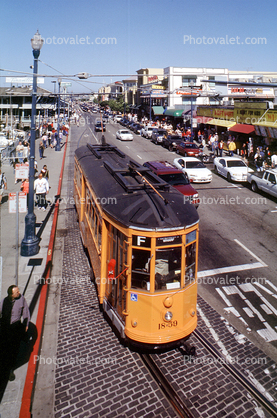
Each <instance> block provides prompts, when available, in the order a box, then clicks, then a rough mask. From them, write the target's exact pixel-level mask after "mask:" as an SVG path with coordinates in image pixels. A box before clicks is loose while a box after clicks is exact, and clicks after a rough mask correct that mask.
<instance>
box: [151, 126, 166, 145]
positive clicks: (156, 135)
mask: <svg viewBox="0 0 277 418" xmlns="http://www.w3.org/2000/svg"><path fill="white" fill-rule="evenodd" d="M165 136H167V131H166V130H165V129H159V128H154V129H153V131H152V137H151V141H152V142H154V144H162V143H163V140H164V137H165Z"/></svg>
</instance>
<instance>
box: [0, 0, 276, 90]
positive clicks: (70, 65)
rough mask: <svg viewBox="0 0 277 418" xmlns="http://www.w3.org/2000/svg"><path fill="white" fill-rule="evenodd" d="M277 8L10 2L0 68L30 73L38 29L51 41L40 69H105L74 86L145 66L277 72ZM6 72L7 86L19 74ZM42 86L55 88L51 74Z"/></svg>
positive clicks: (201, 2)
mask: <svg viewBox="0 0 277 418" xmlns="http://www.w3.org/2000/svg"><path fill="white" fill-rule="evenodd" d="M276 12H277V1H276V0H265V1H263V2H261V1H257V0H253V1H248V0H231V1H230V0H212V1H210V0H194V1H191V0H167V1H164V0H148V1H147V0H139V1H138V0H121V1H115V0H105V1H100V0H99V1H95V0H90V1H87V0H79V1H78V2H76V1H72V0H67V1H53V0H47V1H38V2H37V3H35V2H33V1H32V2H31V1H30V0H26V1H24V2H23V1H22V0H13V1H12V2H9V1H7V0H5V1H3V2H2V8H1V25H0V36H1V46H0V68H4V69H10V70H15V71H23V72H31V70H30V65H32V61H33V56H32V49H31V44H30V39H31V38H32V36H33V35H34V33H35V32H36V30H37V29H39V32H40V34H41V36H42V37H43V38H44V39H45V44H44V45H43V47H42V50H41V54H40V60H41V61H43V63H45V64H47V65H45V64H43V63H39V73H40V74H48V75H50V74H59V73H58V72H56V71H54V70H53V69H51V68H50V67H49V66H51V67H53V68H54V69H56V70H58V71H59V72H61V73H63V74H72V75H73V74H77V73H79V72H88V73H90V74H95V75H100V77H95V78H90V79H89V80H90V81H91V83H84V82H82V85H80V84H77V83H73V84H72V89H73V91H83V92H89V91H90V90H94V91H96V90H97V89H98V87H100V85H102V84H103V82H110V81H111V79H112V81H115V80H118V79H121V78H122V77H116V76H114V77H112V78H111V77H109V78H104V77H103V75H104V74H111V75H115V74H136V70H138V69H139V68H145V67H154V68H164V67H167V66H178V67H212V68H229V69H230V70H249V71H277V54H276V40H277V39H276V38H277V31H276V14H277V13H276ZM80 38H83V40H82V41H81V42H80ZM109 38H110V39H109ZM231 38H232V41H230V39H231ZM97 43H98V44H97ZM247 43H248V44H247ZM0 75H1V76H2V77H0V86H1V87H3V86H5V85H6V83H5V78H4V77H3V75H4V76H7V75H9V76H11V75H16V74H12V73H10V74H8V73H6V72H5V73H3V72H2V71H1V72H0ZM52 80H54V79H52ZM44 87H45V88H49V89H53V85H52V84H51V80H50V79H47V80H46V82H45V85H44Z"/></svg>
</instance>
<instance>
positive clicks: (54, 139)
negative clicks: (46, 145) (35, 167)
mask: <svg viewBox="0 0 277 418" xmlns="http://www.w3.org/2000/svg"><path fill="white" fill-rule="evenodd" d="M55 146H56V135H55V130H53V131H52V133H51V143H50V147H51V148H54V147H55Z"/></svg>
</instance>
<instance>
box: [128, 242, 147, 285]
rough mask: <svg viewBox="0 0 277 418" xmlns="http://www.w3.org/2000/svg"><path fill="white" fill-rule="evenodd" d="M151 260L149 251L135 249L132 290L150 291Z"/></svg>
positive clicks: (133, 254)
mask: <svg viewBox="0 0 277 418" xmlns="http://www.w3.org/2000/svg"><path fill="white" fill-rule="evenodd" d="M150 259H151V255H150V251H149V250H142V249H136V248H133V253H132V281H131V287H132V288H135V289H144V290H150Z"/></svg>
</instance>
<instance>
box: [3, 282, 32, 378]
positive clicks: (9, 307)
mask: <svg viewBox="0 0 277 418" xmlns="http://www.w3.org/2000/svg"><path fill="white" fill-rule="evenodd" d="M0 314H1V319H0V323H1V354H2V355H3V357H4V358H3V359H2V363H3V360H5V364H6V365H7V366H8V369H9V370H10V375H9V380H11V381H13V380H14V379H15V375H14V372H13V371H14V367H15V365H16V359H17V356H18V352H19V347H20V342H21V340H22V339H23V337H24V334H25V333H26V332H27V331H28V327H29V322H30V312H29V308H28V304H27V302H26V299H25V298H24V296H22V295H21V294H20V291H19V288H18V287H17V286H16V285H14V284H13V285H11V286H9V288H8V296H7V297H6V298H4V299H3V300H2V301H1V305H0ZM21 317H22V318H23V322H21Z"/></svg>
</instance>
